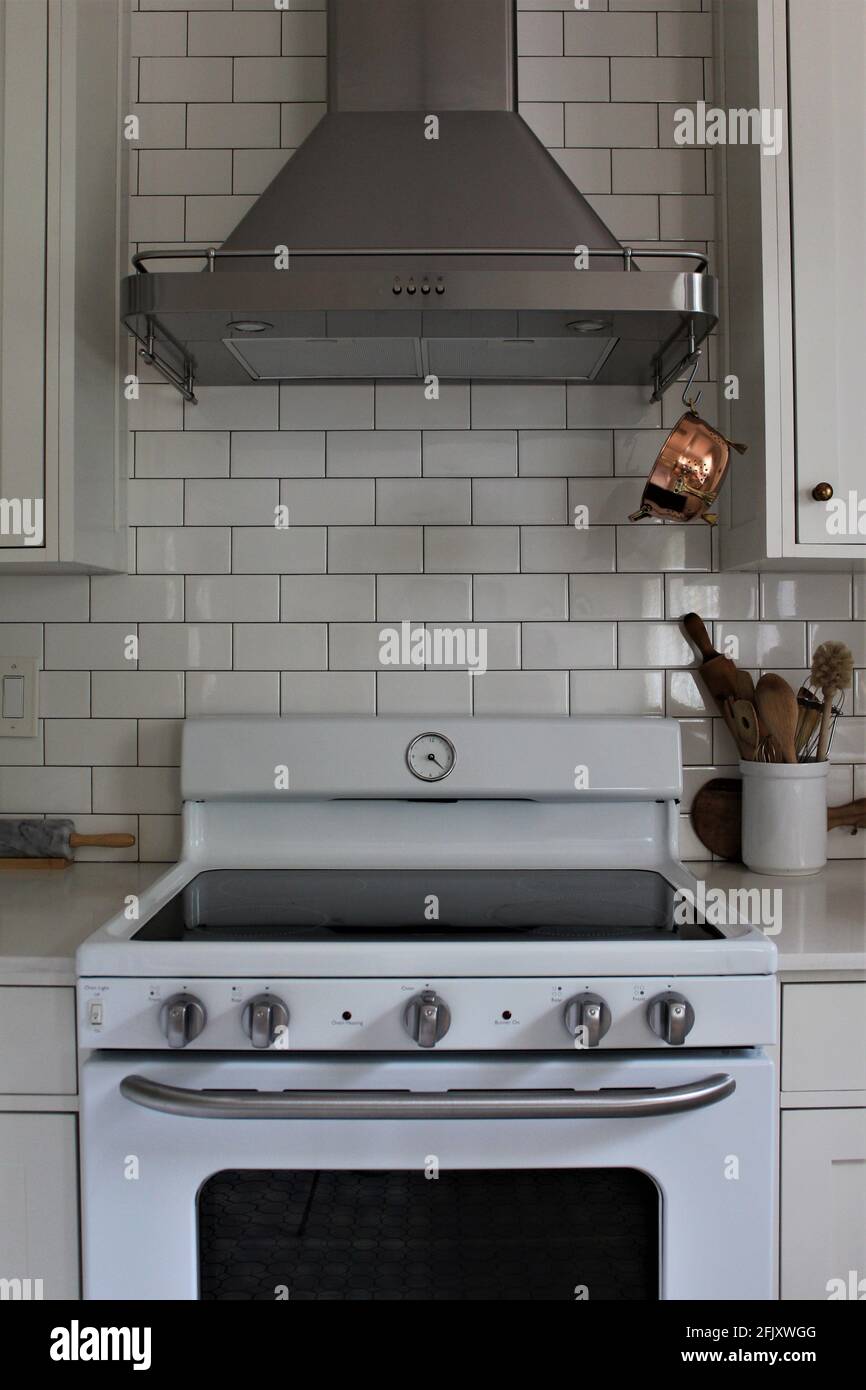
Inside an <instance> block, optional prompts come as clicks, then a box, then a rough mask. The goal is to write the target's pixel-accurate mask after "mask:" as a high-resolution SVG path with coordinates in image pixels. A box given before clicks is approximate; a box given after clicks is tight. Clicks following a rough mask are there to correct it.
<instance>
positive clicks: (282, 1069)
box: [78, 718, 776, 1300]
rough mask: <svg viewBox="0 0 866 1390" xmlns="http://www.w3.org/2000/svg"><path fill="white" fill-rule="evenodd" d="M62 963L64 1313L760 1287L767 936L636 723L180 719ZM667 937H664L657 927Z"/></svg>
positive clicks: (665, 735)
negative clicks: (162, 823)
mask: <svg viewBox="0 0 866 1390" xmlns="http://www.w3.org/2000/svg"><path fill="white" fill-rule="evenodd" d="M182 785H183V796H184V847H183V856H182V859H181V861H180V862H179V863H178V864H177V865H176V866H175V867H173V868H172V869H171V870H170V871H169V872H168V873H166V874H165V875H164V876H163V877H161V878H159V879H158V881H157V882H156V883H154V884H153V886H152V887H151V888H150V889H149V890H148V891H147V892H146V893H145V894H144V895H143V896H142V897H141V900H140V901H138V900H135V899H134V900H132V901H129V902H127V903H126V906H125V909H124V910H123V911H121V912H120V913H119V914H118V915H117V916H116V917H115V918H114V919H113V920H112V921H110V922H108V923H107V925H106V926H105V927H104V928H103V929H101V930H100V931H98V932H96V934H95V935H93V936H92V937H91V938H90V939H89V940H88V941H87V942H86V943H85V944H84V945H83V946H82V947H81V948H80V950H79V953H78V976H79V992H78V999H79V1042H80V1046H81V1048H82V1049H88V1050H90V1052H89V1056H88V1058H87V1060H86V1062H85V1063H84V1067H83V1084H82V1091H83V1115H82V1133H83V1149H82V1164H83V1221H84V1242H83V1263H84V1280H85V1295H86V1297H88V1298H91V1299H109V1298H112V1299H203V1300H213V1299H266V1300H274V1299H279V1298H280V1297H285V1298H291V1299H295V1300H305V1299H321V1298H326V1299H359V1298H360V1299H381V1298H395V1299H438V1298H448V1299H460V1300H467V1299H484V1300H490V1299H539V1298H541V1299H553V1300H555V1299H566V1300H574V1299H575V1298H581V1297H586V1298H590V1299H616V1300H654V1299H684V1298H689V1299H730V1298H739V1299H743V1298H745V1299H769V1298H771V1297H772V1296H773V1293H774V1282H773V1262H772V1249H773V1241H772V1233H771V1224H772V1212H773V1192H774V1152H775V1137H774V1136H775V1120H774V1082H773V1073H772V1066H771V1063H770V1061H769V1060H768V1058H767V1056H766V1055H765V1053H764V1051H763V1047H764V1046H765V1045H766V1044H769V1043H771V1042H772V1041H773V1039H774V1037H775V1028H776V1020H775V998H776V995H775V979H774V973H773V972H774V967H775V954H776V953H775V947H774V946H773V945H772V943H771V942H769V941H768V940H767V939H765V937H764V936H763V935H762V934H761V933H760V932H759V931H756V930H754V929H753V928H751V927H749V926H745V925H742V926H741V925H734V926H727V927H714V926H712V925H709V924H708V923H707V922H705V921H703V920H701V919H700V918H697V919H695V915H694V914H693V913H691V912H689V911H688V910H687V909H688V905H689V903H690V902H691V901H692V896H691V895H692V894H694V892H695V890H696V884H695V880H694V878H693V877H692V875H691V874H690V873H689V872H687V870H686V869H685V868H684V867H683V865H682V863H681V862H680V861H679V858H678V854H677V836H676V825H677V817H678V803H679V799H680V797H681V794H682V772H681V763H680V736H679V730H678V727H677V725H676V724H675V723H674V722H673V721H666V720H657V721H646V720H638V719H613V720H598V719H572V720H557V719H546V720H545V719H489V720H484V721H474V720H470V719H460V718H455V719H447V720H442V719H439V720H436V721H430V722H429V723H425V722H424V721H420V722H419V721H418V720H414V719H404V718H380V719H376V720H373V719H369V720H368V719H363V718H331V719H318V718H306V719H304V718H299V719H289V720H267V719H264V720H263V719H248V720H239V719H212V720H207V721H190V722H188V723H187V724H186V726H185V729H184V744H183V765H182ZM681 919H682V920H681Z"/></svg>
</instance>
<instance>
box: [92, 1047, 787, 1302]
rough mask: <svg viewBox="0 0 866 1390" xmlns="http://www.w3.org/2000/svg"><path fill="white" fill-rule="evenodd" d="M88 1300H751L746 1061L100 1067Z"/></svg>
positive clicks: (764, 1074) (755, 1295)
mask: <svg viewBox="0 0 866 1390" xmlns="http://www.w3.org/2000/svg"><path fill="white" fill-rule="evenodd" d="M82 1090H83V1115H82V1124H83V1214H84V1276H85V1291H86V1297H87V1298H90V1299H118V1298H119V1299H232V1300H237V1299H255V1300H280V1299H288V1298H291V1299H295V1300H302V1301H303V1300H308V1299H329V1300H333V1299H338V1300H339V1299H353V1300H355V1299H366V1298H370V1299H400V1300H406V1299H453V1300H461V1301H463V1300H468V1299H483V1300H485V1301H488V1300H494V1299H503V1300H507V1299H515V1300H516V1299H520V1300H521V1301H523V1300H527V1299H543V1300H548V1299H552V1300H556V1299H568V1300H574V1299H587V1298H588V1299H590V1300H591V1299H599V1298H601V1299H618V1300H619V1299H621V1300H629V1299H637V1300H647V1299H657V1298H664V1299H696V1298H698V1299H766V1298H772V1297H773V1296H774V1292H773V1274H772V1264H773V1259H772V1251H773V1239H772V1213H773V1197H774V1191H773V1174H774V1168H775V1159H774V1149H775V1124H774V1098H773V1075H772V1065H771V1063H770V1061H769V1060H768V1059H767V1058H766V1057H765V1056H764V1055H763V1054H762V1053H761V1052H759V1051H719V1052H697V1051H693V1052H685V1051H684V1052H682V1053H679V1054H676V1055H673V1054H671V1053H665V1054H662V1055H660V1054H657V1053H642V1054H638V1053H630V1054H626V1053H608V1054H606V1055H605V1056H604V1057H590V1056H586V1055H585V1054H581V1055H576V1056H567V1057H562V1056H561V1055H538V1054H532V1055H529V1054H518V1055H513V1054H512V1055H511V1056H508V1057H502V1056H499V1055H493V1056H467V1055H460V1054H452V1055H447V1056H445V1055H436V1056H423V1057H414V1056H413V1057H409V1058H406V1057H403V1056H390V1055H381V1054H380V1055H369V1056H362V1057H358V1058H354V1059H351V1060H349V1059H346V1058H345V1057H344V1056H340V1057H334V1056H331V1055H329V1056H311V1057H303V1058H297V1059H295V1058H292V1059H287V1058H285V1056H282V1057H279V1056H277V1055H276V1054H269V1055H267V1056H264V1057H260V1058H255V1059H234V1058H231V1057H227V1056H220V1055H218V1054H217V1055H214V1054H209V1055H202V1054H198V1055H196V1056H194V1057H192V1056H191V1057H185V1056H167V1055H165V1054H150V1055H149V1054H144V1055H143V1054H129V1053H125V1054H119V1053H114V1054H103V1055H101V1056H99V1055H95V1056H92V1057H91V1058H90V1059H89V1060H88V1061H87V1062H86V1064H85V1066H84V1077H83V1087H82Z"/></svg>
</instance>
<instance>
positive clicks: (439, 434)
mask: <svg viewBox="0 0 866 1390" xmlns="http://www.w3.org/2000/svg"><path fill="white" fill-rule="evenodd" d="M386 438H387V436H386ZM423 440H424V449H423V459H424V476H425V477H426V478H434V477H440V478H480V477H491V478H507V477H514V476H515V475H516V474H517V431H516V430H482V429H473V430H428V431H425V433H424V436H423ZM476 520H477V518H476Z"/></svg>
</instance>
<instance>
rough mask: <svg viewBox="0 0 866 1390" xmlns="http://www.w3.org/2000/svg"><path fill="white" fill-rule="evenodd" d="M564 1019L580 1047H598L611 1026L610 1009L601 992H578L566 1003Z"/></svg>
mask: <svg viewBox="0 0 866 1390" xmlns="http://www.w3.org/2000/svg"><path fill="white" fill-rule="evenodd" d="M563 1020H564V1022H565V1026H566V1028H567V1029H568V1031H569V1033H570V1034H571V1036H572V1037H573V1038H575V1039H576V1040H577V1046H578V1047H598V1045H599V1043H600V1042H601V1040H602V1038H603V1037H604V1035H605V1033H606V1032H607V1031H608V1029H609V1028H610V1009H609V1008H608V1006H607V1004H606V1003H605V1001H604V1000H603V999H602V997H601V995H599V994H577V995H575V997H574V998H573V999H569V1001H568V1003H567V1004H566V1006H565V1011H564V1013H563Z"/></svg>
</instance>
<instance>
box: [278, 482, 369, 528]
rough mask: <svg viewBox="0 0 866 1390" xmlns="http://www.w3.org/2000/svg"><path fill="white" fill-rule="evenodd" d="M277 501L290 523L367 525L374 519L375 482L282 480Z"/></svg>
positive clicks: (299, 524)
mask: <svg viewBox="0 0 866 1390" xmlns="http://www.w3.org/2000/svg"><path fill="white" fill-rule="evenodd" d="M280 502H281V503H282V504H283V506H286V507H288V509H289V522H290V525H292V526H328V525H331V526H336V525H340V524H342V525H350V526H367V525H372V523H373V521H374V520H375V511H376V485H375V483H374V482H373V480H372V478H370V479H343V478H340V479H337V478H334V479H331V478H327V479H324V480H319V479H314V480H307V479H303V480H302V481H294V480H293V481H291V482H284V483H282V484H281V486H280Z"/></svg>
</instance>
